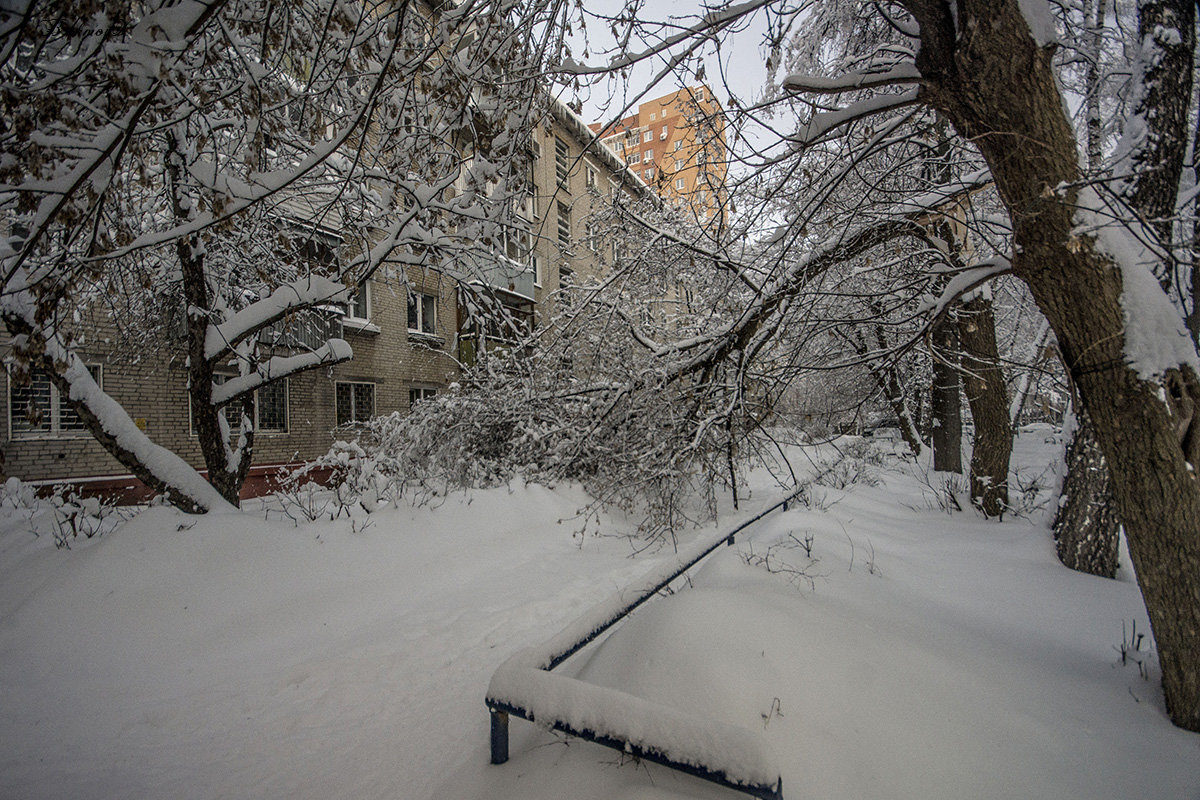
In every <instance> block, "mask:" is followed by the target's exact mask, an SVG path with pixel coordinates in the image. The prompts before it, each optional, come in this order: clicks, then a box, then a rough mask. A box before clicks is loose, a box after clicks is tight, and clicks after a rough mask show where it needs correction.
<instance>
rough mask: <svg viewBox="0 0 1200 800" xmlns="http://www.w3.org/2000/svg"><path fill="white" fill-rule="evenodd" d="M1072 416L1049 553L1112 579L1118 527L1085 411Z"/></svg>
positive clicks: (1093, 431) (1105, 465) (1102, 462)
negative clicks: (1074, 421)
mask: <svg viewBox="0 0 1200 800" xmlns="http://www.w3.org/2000/svg"><path fill="white" fill-rule="evenodd" d="M1076 418H1077V419H1078V427H1077V428H1076V429H1075V434H1074V435H1073V436H1072V437H1071V443H1070V444H1068V445H1067V474H1066V477H1065V478H1063V487H1062V495H1061V499H1060V501H1059V507H1058V512H1057V513H1056V514H1055V515H1054V526H1053V527H1054V543H1055V549H1056V550H1057V552H1058V560H1059V561H1061V562H1062V563H1063V564H1064V565H1065V566H1068V567H1070V568H1071V569H1073V570H1077V571H1079V572H1086V573H1088V574H1090V575H1099V576H1101V577H1104V578H1115V577H1116V576H1117V553H1118V549H1119V545H1120V530H1121V523H1120V520H1119V518H1118V517H1117V508H1116V501H1115V500H1114V499H1113V495H1112V486H1111V482H1110V479H1109V475H1108V463H1107V462H1106V461H1105V460H1104V453H1103V452H1102V451H1101V450H1100V442H1099V441H1098V439H1097V438H1096V426H1095V425H1093V424H1092V420H1091V418H1090V417H1088V415H1087V412H1086V411H1084V410H1083V409H1078V410H1077V411H1076Z"/></svg>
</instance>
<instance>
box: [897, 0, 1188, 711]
mask: <svg viewBox="0 0 1200 800" xmlns="http://www.w3.org/2000/svg"><path fill="white" fill-rule="evenodd" d="M905 5H906V6H907V7H908V8H909V9H910V11H911V12H912V13H913V15H914V17H915V18H916V20H917V21H918V23H919V24H920V36H921V42H920V50H919V51H918V54H917V67H918V69H919V70H920V72H921V75H922V82H921V96H922V98H923V99H924V100H925V101H926V102H927V103H929V104H930V105H932V106H934V107H935V108H937V109H938V110H940V111H941V112H942V113H944V114H945V115H946V116H947V117H948V118H949V119H950V120H951V122H952V123H953V124H954V126H955V128H956V129H957V130H958V131H959V133H961V134H962V135H964V136H965V137H967V138H968V139H969V140H971V141H972V142H974V143H975V145H976V146H977V147H978V148H979V150H980V152H981V153H982V154H983V156H984V158H985V159H986V160H987V163H988V166H989V168H990V170H991V173H992V176H993V178H994V179H995V182H996V188H997V191H998V192H999V194H1000V197H1001V199H1002V201H1003V202H1004V204H1005V206H1006V207H1007V209H1008V211H1009V214H1010V216H1011V219H1012V222H1013V235H1014V259H1013V272H1014V274H1016V275H1017V277H1019V278H1020V279H1022V280H1023V281H1024V282H1025V283H1026V284H1027V285H1028V286H1029V288H1030V291H1031V293H1032V294H1033V297H1034V299H1035V300H1036V302H1037V304H1038V307H1039V308H1040V309H1041V311H1042V313H1043V314H1044V315H1045V316H1046V318H1047V319H1048V320H1049V321H1050V324H1051V326H1052V328H1053V329H1054V333H1055V336H1056V337H1057V339H1058V342H1059V346H1060V348H1061V349H1062V352H1063V356H1064V359H1065V361H1066V364H1067V366H1068V369H1069V370H1070V373H1071V376H1072V378H1073V379H1074V381H1075V383H1076V385H1077V386H1078V388H1079V394H1080V398H1081V402H1082V406H1083V408H1084V409H1085V410H1086V411H1087V413H1088V414H1089V416H1090V417H1091V418H1092V421H1093V423H1094V424H1095V426H1096V433H1097V438H1098V440H1099V443H1100V447H1101V450H1102V451H1103V452H1104V455H1105V458H1106V459H1107V460H1108V463H1109V466H1110V469H1111V474H1112V481H1113V493H1114V495H1115V496H1116V498H1117V503H1118V510H1119V512H1120V515H1121V519H1122V520H1123V522H1124V525H1125V533H1126V537H1127V540H1128V544H1129V550H1130V556H1131V558H1132V559H1133V564H1134V569H1135V570H1136V572H1137V576H1138V583H1139V585H1140V587H1141V589H1142V596H1143V598H1144V600H1145V602H1146V607H1147V610H1148V611H1149V614H1150V621H1151V625H1152V627H1153V630H1154V636H1155V641H1156V644H1157V647H1158V655H1159V662H1160V664H1161V666H1162V673H1163V690H1164V692H1165V695H1166V701H1167V708H1168V712H1169V714H1170V716H1171V719H1172V720H1173V721H1174V722H1175V724H1176V725H1179V726H1180V727H1183V728H1186V729H1188V730H1193V731H1200V483H1198V482H1197V479H1196V477H1195V475H1194V473H1193V472H1192V471H1191V467H1190V465H1189V464H1188V457H1189V456H1190V457H1192V458H1195V455H1194V453H1195V452H1196V451H1197V450H1200V435H1198V434H1197V432H1196V427H1197V426H1196V414H1195V407H1196V406H1197V405H1200V381H1198V380H1197V376H1196V374H1195V372H1194V371H1193V370H1192V369H1191V367H1189V366H1187V365H1178V366H1176V367H1168V368H1166V372H1165V374H1164V379H1163V381H1162V382H1159V381H1157V380H1148V379H1145V378H1143V377H1142V376H1140V375H1139V374H1138V373H1137V372H1136V371H1135V370H1134V369H1132V368H1131V367H1130V366H1129V364H1128V363H1127V359H1126V356H1125V317H1124V310H1123V308H1122V306H1121V295H1122V287H1123V280H1122V274H1121V270H1120V268H1119V266H1118V265H1117V264H1115V263H1114V262H1113V259H1112V257H1111V256H1109V255H1107V254H1106V253H1104V252H1102V251H1100V250H1098V249H1097V247H1096V242H1095V240H1094V239H1092V238H1091V237H1090V236H1087V235H1082V236H1081V235H1077V234H1076V233H1075V231H1076V223H1075V209H1076V206H1077V200H1078V197H1079V193H1078V190H1077V189H1076V188H1074V187H1076V186H1078V185H1079V181H1080V179H1081V177H1082V173H1081V170H1080V168H1079V163H1078V152H1077V146H1076V141H1075V135H1074V132H1073V131H1072V129H1071V125H1070V123H1069V121H1068V120H1067V118H1066V114H1065V113H1064V105H1063V100H1062V96H1061V95H1060V94H1059V91H1058V88H1057V85H1056V83H1055V79H1054V73H1053V69H1052V65H1051V61H1052V55H1053V53H1052V50H1051V48H1049V47H1042V46H1039V45H1038V43H1037V42H1035V41H1034V39H1033V38H1032V36H1031V35H1030V30H1029V26H1028V23H1027V22H1026V20H1025V18H1024V16H1023V14H1022V13H1021V9H1020V7H1019V3H1018V2H1017V0H965V1H964V2H960V3H958V4H957V6H958V13H957V14H956V15H954V16H952V15H951V14H950V12H949V9H948V7H947V5H946V4H944V3H940V2H934V1H933V0H908V2H906V3H905ZM1164 389H1165V390H1166V391H1165V392H1164ZM1193 463H1197V462H1196V461H1193Z"/></svg>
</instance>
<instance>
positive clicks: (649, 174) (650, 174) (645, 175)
mask: <svg viewBox="0 0 1200 800" xmlns="http://www.w3.org/2000/svg"><path fill="white" fill-rule="evenodd" d="M642 177H643V178H645V179H646V181H647V182H649V181H652V180H654V167H651V168H650V169H648V170H644V171H643V172H642Z"/></svg>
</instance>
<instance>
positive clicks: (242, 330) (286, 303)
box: [204, 275, 348, 361]
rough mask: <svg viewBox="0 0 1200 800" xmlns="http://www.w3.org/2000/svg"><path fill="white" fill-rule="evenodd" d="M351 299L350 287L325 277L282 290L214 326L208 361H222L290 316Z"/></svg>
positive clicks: (294, 283) (210, 330) (209, 338)
mask: <svg viewBox="0 0 1200 800" xmlns="http://www.w3.org/2000/svg"><path fill="white" fill-rule="evenodd" d="M347 296H348V290H347V289H346V287H345V286H344V285H342V284H340V283H338V282H337V281H334V280H332V279H330V278H326V277H324V276H321V275H309V276H307V277H304V278H300V279H299V280H295V281H292V282H291V283H287V284H284V285H283V286H280V287H279V288H278V289H276V290H275V291H273V292H271V294H269V295H268V296H266V297H264V298H263V299H261V300H258V301H255V302H253V303H251V304H250V305H248V306H246V307H245V308H243V309H242V310H241V311H238V312H237V313H235V314H234V315H233V316H231V317H230V318H229V319H227V320H225V321H224V322H222V323H219V324H217V325H210V326H209V327H208V333H207V335H206V336H205V340H204V357H205V358H207V359H208V360H210V361H211V360H213V359H216V358H220V357H221V356H223V355H225V354H226V353H228V352H230V351H231V350H232V349H233V347H235V346H236V345H237V344H238V343H239V342H241V341H242V340H244V339H246V337H248V336H250V335H251V334H253V333H255V332H256V331H260V330H262V329H263V328H265V327H267V326H268V325H271V324H273V323H275V322H278V321H279V320H281V319H283V317H285V316H287V315H288V314H289V313H290V312H292V311H296V310H300V309H305V308H312V307H313V306H317V305H321V304H322V303H336V302H339V301H343V300H345V299H346V298H347Z"/></svg>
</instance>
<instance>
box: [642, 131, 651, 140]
mask: <svg viewBox="0 0 1200 800" xmlns="http://www.w3.org/2000/svg"><path fill="white" fill-rule="evenodd" d="M652 139H654V131H646V132H645V133H643V134H642V141H643V142H649V141H651V140H652Z"/></svg>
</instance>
